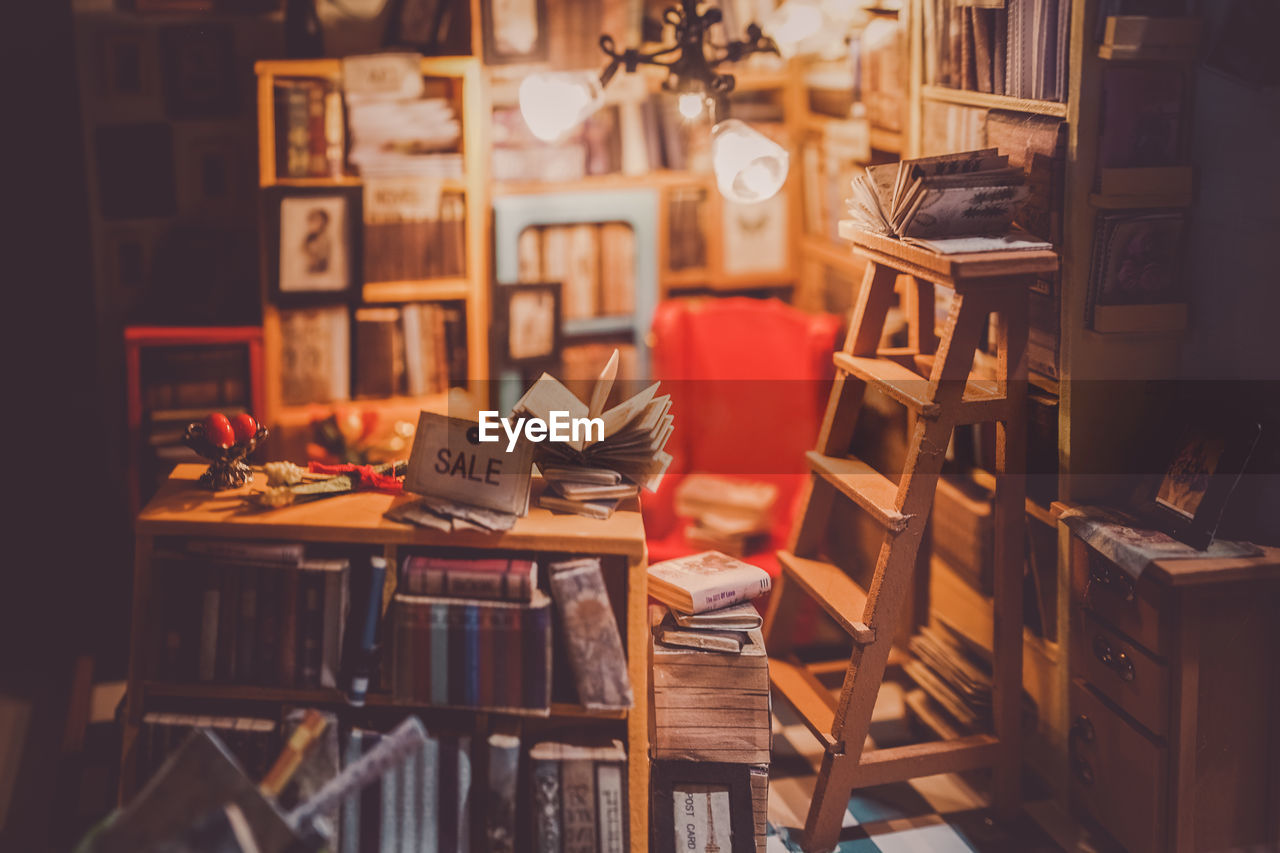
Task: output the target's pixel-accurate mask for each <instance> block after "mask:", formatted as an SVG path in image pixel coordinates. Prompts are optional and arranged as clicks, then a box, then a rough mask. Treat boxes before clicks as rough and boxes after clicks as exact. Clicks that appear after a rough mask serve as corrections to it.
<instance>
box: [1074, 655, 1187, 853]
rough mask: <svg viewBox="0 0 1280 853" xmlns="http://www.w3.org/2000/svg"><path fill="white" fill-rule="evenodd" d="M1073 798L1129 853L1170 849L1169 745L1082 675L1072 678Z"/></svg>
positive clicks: (1078, 805)
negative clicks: (1100, 694) (1154, 737)
mask: <svg viewBox="0 0 1280 853" xmlns="http://www.w3.org/2000/svg"><path fill="white" fill-rule="evenodd" d="M1067 744H1068V747H1067V748H1068V752H1069V755H1068V759H1069V761H1070V765H1071V801H1072V803H1073V804H1074V805H1075V806H1076V807H1077V808H1079V809H1081V810H1083V811H1084V812H1085V813H1086V814H1087V815H1089V816H1090V817H1091V818H1093V819H1094V820H1096V821H1097V822H1098V823H1100V824H1101V825H1102V826H1103V827H1105V828H1106V830H1107V831H1108V832H1109V833H1110V834H1111V835H1112V836H1113V837H1114V838H1115V839H1116V841H1118V842H1120V844H1121V845H1123V846H1124V848H1125V850H1127V851H1128V853H1155V851H1161V850H1164V849H1165V846H1164V845H1165V842H1164V831H1165V810H1166V800H1165V797H1166V795H1167V794H1166V781H1167V773H1166V764H1167V761H1168V753H1167V750H1166V749H1165V747H1164V746H1163V745H1161V744H1159V743H1157V742H1156V741H1154V740H1152V739H1151V738H1149V737H1148V736H1147V735H1145V734H1143V733H1142V732H1140V731H1139V730H1138V729H1137V728H1136V727H1134V726H1133V725H1131V724H1130V723H1129V722H1128V721H1127V720H1125V719H1124V718H1123V716H1122V715H1120V714H1119V713H1117V712H1116V711H1115V710H1113V709H1112V708H1110V707H1108V706H1107V705H1106V704H1105V703H1104V702H1103V700H1101V699H1100V698H1098V696H1097V695H1096V694H1095V693H1094V692H1093V691H1092V690H1091V689H1090V688H1089V686H1088V685H1086V684H1085V683H1084V682H1083V681H1081V680H1079V679H1075V680H1073V681H1072V683H1071V729H1070V733H1069V735H1068V738H1067Z"/></svg>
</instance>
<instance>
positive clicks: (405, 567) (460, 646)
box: [390, 555, 551, 710]
mask: <svg viewBox="0 0 1280 853" xmlns="http://www.w3.org/2000/svg"><path fill="white" fill-rule="evenodd" d="M537 571H538V566H537V563H535V562H533V561H531V560H521V559H507V558H447V557H436V556H421V555H411V556H408V557H406V558H405V559H404V562H403V564H402V565H401V569H400V583H399V587H398V589H399V590H400V591H399V592H398V593H397V594H396V596H395V600H394V609H393V617H392V623H391V626H392V627H391V655H392V660H391V668H390V669H391V693H392V695H393V696H394V697H395V698H396V699H398V700H402V701H405V702H411V703H414V704H422V705H445V706H456V707H466V708H501V709H535V710H549V709H550V707H551V600H550V599H549V598H547V596H546V594H545V593H543V592H541V591H540V590H539V589H538V588H537Z"/></svg>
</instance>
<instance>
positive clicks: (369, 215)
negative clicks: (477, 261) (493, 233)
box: [362, 175, 467, 282]
mask: <svg viewBox="0 0 1280 853" xmlns="http://www.w3.org/2000/svg"><path fill="white" fill-rule="evenodd" d="M466 216H467V210H466V199H465V197H464V196H463V194H462V193H460V192H451V191H442V189H441V185H440V182H439V181H437V180H436V179H434V178H431V177H423V176H420V175H412V176H404V177H385V176H375V177H369V178H366V179H365V181H364V245H363V247H362V253H363V256H364V281H365V282H381V281H419V280H422V279H428V278H444V277H449V276H461V275H464V274H465V272H466V250H467V242H466Z"/></svg>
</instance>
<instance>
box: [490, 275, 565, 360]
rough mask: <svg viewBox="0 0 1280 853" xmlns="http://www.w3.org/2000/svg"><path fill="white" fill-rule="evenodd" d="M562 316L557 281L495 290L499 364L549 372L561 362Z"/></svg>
mask: <svg viewBox="0 0 1280 853" xmlns="http://www.w3.org/2000/svg"><path fill="white" fill-rule="evenodd" d="M561 317H562V311H561V305H560V282H558V281H557V282H538V283H527V284H504V285H500V286H499V287H497V288H496V294H495V299H494V309H493V327H494V333H495V334H496V335H497V336H498V340H497V342H496V343H497V348H498V353H499V354H500V356H501V361H502V362H503V363H504V364H506V365H509V366H511V367H521V368H545V369H551V368H552V367H553V366H554V365H555V364H557V363H558V362H559V361H560V347H561V344H562V338H561V334H560V321H561Z"/></svg>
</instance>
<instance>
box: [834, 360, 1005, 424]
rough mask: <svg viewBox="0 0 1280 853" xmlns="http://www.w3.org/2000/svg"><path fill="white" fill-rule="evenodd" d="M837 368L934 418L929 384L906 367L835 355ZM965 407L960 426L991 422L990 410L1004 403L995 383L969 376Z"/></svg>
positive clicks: (936, 409) (938, 408) (937, 408)
mask: <svg viewBox="0 0 1280 853" xmlns="http://www.w3.org/2000/svg"><path fill="white" fill-rule="evenodd" d="M833 358H834V361H835V363H836V367H838V368H840V369H841V370H843V371H845V372H846V373H849V374H852V375H853V376H856V377H857V378H859V379H861V380H862V381H864V382H867V383H868V384H871V385H874V386H875V387H877V388H879V389H881V390H882V391H884V392H885V393H886V394H888V395H889V397H890V398H892V399H894V400H897V401H898V402H899V403H901V404H902V405H904V406H906V407H907V408H909V409H911V410H912V411H914V412H916V413H918V414H920V415H921V416H923V417H936V416H937V415H938V414H939V412H940V411H941V406H939V404H938V403H936V402H934V400H933V397H932V395H931V394H930V393H929V380H928V378H926V377H924V376H921V375H920V374H919V373H916V372H915V371H914V370H912V369H911V368H909V367H906V366H904V365H901V364H899V363H898V362H896V361H891V360H889V359H887V358H870V357H867V356H856V355H849V354H848V353H843V352H838V353H836V354H835V355H834V356H833ZM962 399H963V402H964V403H965V404H972V405H971V406H969V405H967V406H966V409H970V408H971V409H972V411H965V412H963V413H962V415H961V417H960V422H961V423H970V422H977V421H980V420H990V419H991V415H992V414H999V413H998V412H995V411H994V408H993V407H997V406H998V404H1000V403H1003V402H1004V401H1005V397H1004V395H1002V394H1001V393H1000V389H999V386H998V385H997V384H996V381H995V380H994V379H985V378H981V377H976V376H970V378H969V380H968V381H967V382H966V383H965V386H964V397H963V398H962Z"/></svg>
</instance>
